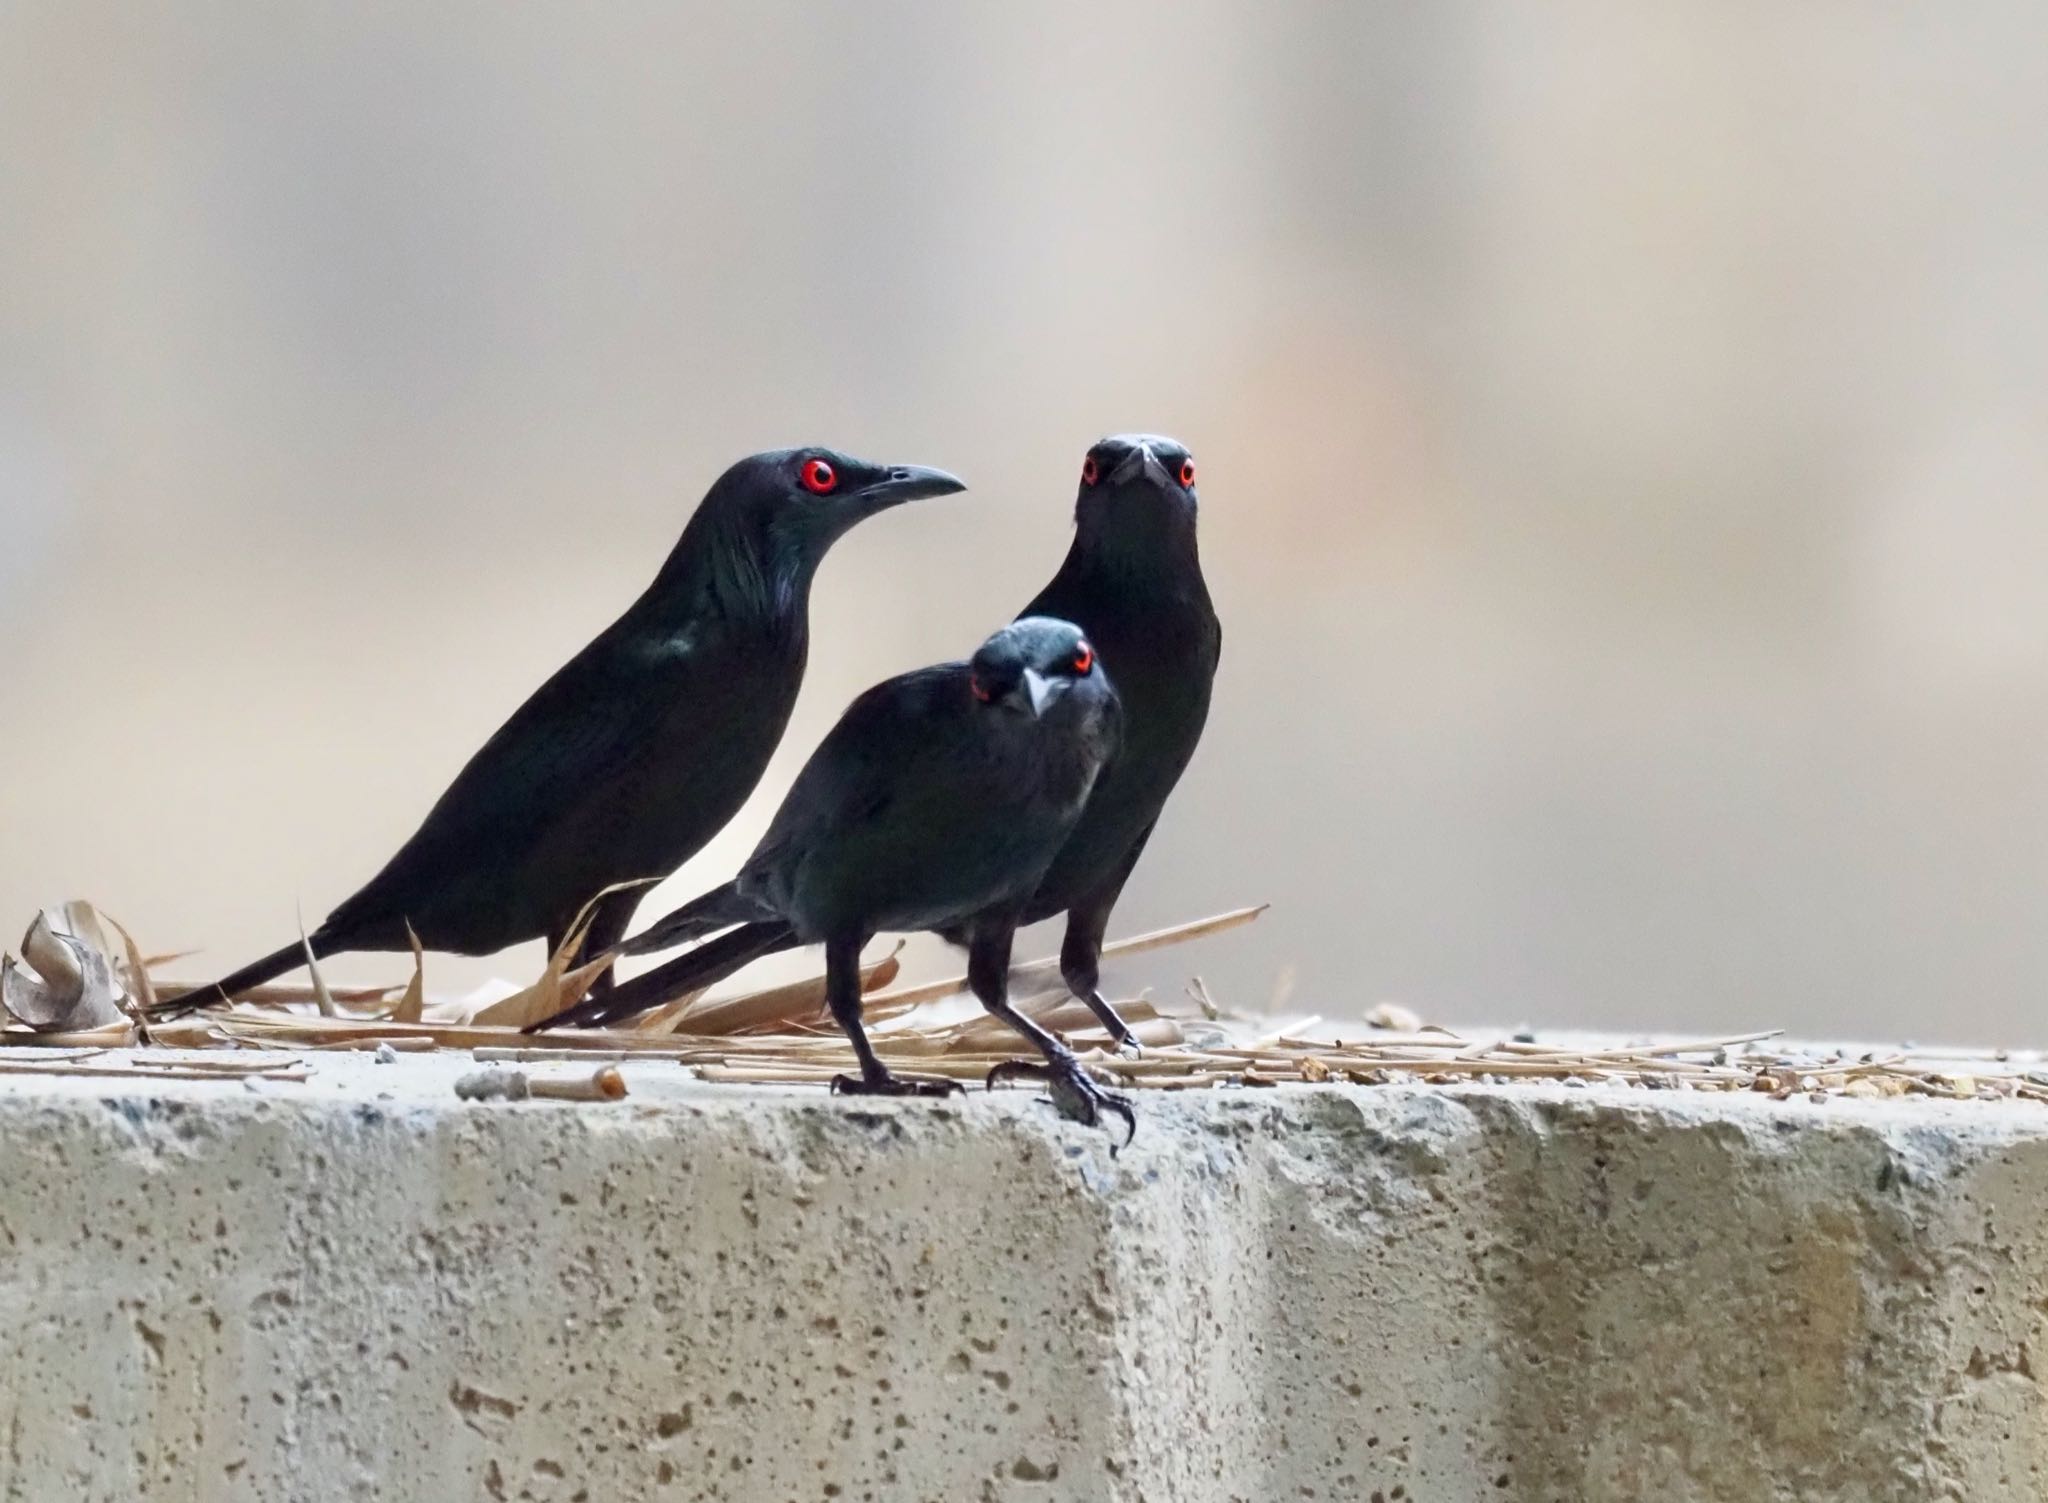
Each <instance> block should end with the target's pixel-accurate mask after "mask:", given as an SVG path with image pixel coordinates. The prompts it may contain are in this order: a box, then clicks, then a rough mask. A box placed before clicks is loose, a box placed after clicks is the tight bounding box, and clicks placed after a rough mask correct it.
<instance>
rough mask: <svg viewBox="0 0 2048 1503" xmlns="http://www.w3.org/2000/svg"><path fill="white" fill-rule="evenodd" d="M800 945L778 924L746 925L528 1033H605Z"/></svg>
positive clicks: (560, 1014)
mask: <svg viewBox="0 0 2048 1503" xmlns="http://www.w3.org/2000/svg"><path fill="white" fill-rule="evenodd" d="M664 922H665V921H664ZM801 943H802V941H801V940H799V939H798V938H797V937H796V933H795V931H794V930H792V929H791V928H790V927H789V925H787V924H785V923H782V922H780V921H779V920H775V921H769V922H760V923H752V924H742V925H740V926H739V928H737V929H734V930H733V931H732V932H731V933H729V934H721V935H719V936H718V938H716V939H714V940H709V941H707V942H705V943H704V944H701V945H699V946H697V948H695V949H694V950H689V951H686V952H685V953H683V954H681V955H678V956H677V957H676V958H675V959H674V960H671V961H669V962H667V963H666V964H665V965H658V966H656V967H655V968H654V969H653V970H651V971H644V972H642V973H641V974H640V975H638V976H635V977H634V978H633V979H632V980H630V981H621V982H620V983H619V984H618V985H617V986H615V987H613V988H612V989H611V990H610V991H609V992H606V993H605V994H604V995H603V996H601V997H592V998H590V999H589V1000H588V1001H585V1002H582V1003H579V1004H578V1005H577V1006H575V1007H572V1008H570V1009H569V1010H568V1011H567V1012H563V1013H557V1014H556V1015H555V1016H554V1017H552V1018H548V1019H546V1020H544V1021H542V1022H539V1023H535V1024H534V1025H532V1026H531V1027H529V1028H528V1029H527V1030H526V1031H527V1032H528V1033H534V1032H537V1031H539V1030H540V1029H542V1028H602V1027H604V1026H605V1025H607V1024H609V1023H616V1022H618V1021H619V1020H621V1019H622V1018H630V1017H632V1016H633V1015H634V1014H635V1013H641V1012H646V1011H647V1010H648V1009H650V1008H654V1007H660V1006H661V1005H662V1004H663V1003H665V1002H672V1001H674V1000H675V999H676V998H677V997H680V996H683V995H685V994H687V993H689V992H694V991H702V990H703V989H704V988H705V987H707V986H715V985H717V984H718V983H719V982H721V981H723V980H724V979H725V978H726V977H728V976H730V975H731V974H732V973H733V972H734V971H737V970H738V969H740V967H742V966H744V965H746V964H748V963H749V962H751V961H755V960H759V959H760V958H761V957H762V956H763V955H773V954H776V953H777V952H778V951H782V950H792V949H795V948H796V946H797V945H799V944H801Z"/></svg>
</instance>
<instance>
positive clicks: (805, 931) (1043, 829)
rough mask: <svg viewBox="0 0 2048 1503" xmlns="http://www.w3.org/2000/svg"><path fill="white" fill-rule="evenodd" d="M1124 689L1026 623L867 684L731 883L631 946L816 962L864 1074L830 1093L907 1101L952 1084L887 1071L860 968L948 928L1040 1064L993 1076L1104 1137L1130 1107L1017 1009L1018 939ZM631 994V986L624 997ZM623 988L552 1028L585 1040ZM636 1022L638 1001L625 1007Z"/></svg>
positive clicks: (1035, 622)
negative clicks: (1033, 1085)
mask: <svg viewBox="0 0 2048 1503" xmlns="http://www.w3.org/2000/svg"><path fill="white" fill-rule="evenodd" d="M1119 720H1120V714H1119V710H1118V706H1117V694H1116V690H1115V689H1114V688H1112V687H1111V685H1110V681H1109V678H1108V675H1107V674H1105V673H1104V672H1103V669H1102V667H1101V665H1100V663H1099V661H1098V659H1097V657H1096V652H1095V649H1094V647H1093V646H1091V645H1090V643H1089V641H1088V639H1087V638H1086V637H1085V636H1083V635H1082V633H1081V631H1080V629H1079V628H1077V627H1075V626H1074V625H1073V624H1072V623H1070V622H1066V621H1058V620H1051V619H1048V618H1045V617H1039V616H1031V617H1026V618H1024V619H1022V620H1019V621H1015V622H1012V623H1011V624H1010V625H1008V626H1006V627H1004V628H1003V629H1002V630H1001V631H999V632H997V633H996V634H995V635H994V636H992V637H990V638H989V639H988V640H987V641H986V642H984V643H982V645H981V648H980V650H979V651H977V652H976V653H975V654H974V657H973V660H972V661H970V662H965V663H942V664H940V665H938V666H937V667H933V668H923V669H919V670H917V671H916V672H913V673H906V674H903V675H901V676H900V677H897V678H892V679H890V680H888V681H887V682H886V683H882V684H878V685H877V686H875V687H874V688H872V689H870V690H868V691H867V693H865V694H863V695H861V696H860V698H858V699H856V700H855V701H854V702H853V704H852V705H851V706H850V707H849V708H848V709H847V711H846V713H845V714H844V715H843V716H841V717H840V720H839V723H838V724H837V725H835V726H834V727H833V728H832V730H831V732H830V734H828V735H827V736H826V737H825V739H824V741H822V742H821V743H820V744H819V746H818V749H817V750H816V751H815V752H813V753H812V754H811V759H810V760H809V761H808V762H806V763H805V764H804V767H803V770H802V771H801V772H800V773H798V774H797V778H796V782H795V783H794V784H793V785H792V786H791V788H790V790H789V796H788V797H787V798H785V799H784V800H783V801H782V807H781V808H780V809H778V810H777V811H776V813H775V818H774V819H773V821H772V822H771V823H770V824H769V827H768V833H767V834H766V835H764V836H763V837H762V839H761V843H760V845H759V846H757V847H756V848H755V850H754V853H753V855H751V856H749V857H748V858H747V861H746V864H745V865H744V866H742V867H741V868H740V872H739V875H738V876H736V877H734V878H733V880H732V881H730V882H728V883H726V884H725V885H724V886H722V887H718V888H714V889H713V890H712V891H710V892H708V893H706V894H704V895H703V896H702V897H700V898H697V899H696V900H695V901H693V902H690V903H687V904H685V905H684V906H683V907H682V908H680V909H678V910H676V911H675V912H674V913H672V914H670V915H669V916H668V917H667V918H665V919H663V920H662V921H661V922H660V923H658V924H656V925H655V926H654V927H653V928H651V929H650V930H648V932H647V934H646V936H644V937H643V938H642V939H641V940H639V941H630V942H628V943H627V944H626V946H625V947H624V948H625V949H626V951H627V952H628V953H631V952H634V951H635V950H638V949H641V948H658V947H665V946H668V945H671V944H675V943H680V942H682V941H685V940H688V939H691V938H695V937H697V936H700V935H703V934H708V933H711V932H713V931H715V930H719V929H723V928H728V927H731V926H734V925H742V926H747V925H767V926H773V927H775V928H777V929H778V930H780V931H786V932H787V934H788V935H789V936H791V938H792V941H793V942H794V943H796V944H818V943H822V944H823V945H824V946H825V993H826V1001H827V1004H828V1006H829V1007H830V1009H831V1013H832V1016H833V1018H834V1020H835V1021H837V1022H838V1024H839V1026H840V1027H841V1028H843V1029H844V1030H845V1031H846V1036H847V1038H848V1040H849V1041H850V1042H851V1043H852V1045H853V1052H854V1056H855V1058H856V1059H857V1060H858V1061H859V1062H860V1073H859V1074H858V1075H842V1076H840V1077H838V1078H837V1079H836V1080H835V1081H834V1082H833V1088H834V1089H835V1090H837V1091H841V1092H849V1093H855V1094H864V1095H913V1094H919V1095H921V1094H930V1093H936V1092H941V1091H950V1090H957V1089H958V1085H957V1083H956V1082H953V1081H933V1080H924V1079H920V1078H917V1077H913V1076H903V1075H897V1074H895V1073H894V1072H892V1071H891V1070H890V1069H889V1068H888V1067H887V1066H885V1065H884V1064H883V1063H882V1061H881V1060H880V1059H879V1058H877V1057H876V1055H875V1051H874V1048H873V1047H872V1045H870V1044H869V1042H868V1038H867V1034H866V1032H865V1031H864V1030H863V1029H862V1027H861V991H860V952H861V947H862V946H863V945H865V944H866V943H867V942H868V940H869V939H871V938H872V937H873V936H874V935H875V934H877V933H881V932H884V931H889V932H898V933H904V932H915V931H918V930H940V931H945V932H948V933H956V934H958V935H960V936H961V938H962V942H963V943H965V944H966V946H967V950H968V964H967V969H968V984H969V986H970V987H971V988H972V989H973V991H974V994H975V996H976V997H977V998H978V999H979V1000H980V1002H981V1005H982V1006H983V1007H984V1008H986V1009H987V1010H988V1011H989V1013H990V1014H991V1015H993V1016H995V1017H997V1018H1000V1019H1001V1020H1002V1021H1003V1022H1005V1023H1007V1024H1009V1025H1010V1026H1011V1027H1012V1028H1014V1029H1016V1030H1017V1031H1018V1032H1019V1033H1021V1034H1023V1035H1024V1036H1025V1037H1026V1038H1027V1039H1029V1040H1030V1041H1031V1043H1032V1044H1033V1045H1034V1046H1035V1047H1036V1048H1037V1049H1038V1051H1039V1053H1040V1054H1041V1055H1042V1056H1043V1063H1032V1064H1026V1063H1011V1064H1008V1065H1004V1066H998V1067H997V1074H996V1075H994V1076H992V1077H991V1083H994V1081H995V1080H996V1079H998V1078H1001V1077H1002V1076H1003V1075H1009V1074H1019V1075H1033V1076H1036V1077H1037V1078H1041V1079H1043V1080H1045V1081H1046V1082H1047V1083H1048V1085H1049V1087H1050V1088H1051V1091H1052V1093H1053V1096H1054V1099H1055V1100H1056V1101H1057V1102H1058V1103H1059V1104H1060V1107H1061V1109H1062V1111H1064V1112H1065V1113H1066V1114H1067V1115H1069V1116H1072V1117H1075V1118H1077V1119H1079V1120H1081V1121H1085V1122H1089V1123H1091V1124H1092V1123H1095V1122H1097V1121H1099V1119H1100V1116H1101V1113H1102V1112H1104V1111H1110V1112H1115V1113H1118V1114H1120V1115H1121V1116H1123V1117H1124V1119H1125V1121H1126V1123H1127V1124H1129V1125H1130V1126H1132V1127H1135V1125H1136V1123H1135V1118H1134V1117H1133V1116H1132V1113H1131V1110H1130V1106H1129V1104H1128V1103H1127V1102H1125V1101H1124V1100H1123V1099H1122V1098H1120V1097H1117V1096H1113V1095H1111V1094H1109V1093H1108V1092H1105V1091H1104V1090H1102V1088H1101V1087H1100V1086H1098V1085H1097V1084H1096V1083H1095V1082H1094V1081H1093V1080H1092V1079H1091V1078H1090V1077H1089V1076H1088V1074H1087V1072H1086V1071H1084V1070H1083V1069H1082V1068H1081V1066H1080V1064H1079V1062H1078V1061H1077V1060H1076V1059H1075V1057H1074V1055H1073V1053H1072V1052H1071V1051H1070V1050H1068V1049H1067V1047H1066V1046H1065V1045H1064V1044H1062V1043H1061V1042H1060V1041H1059V1040H1058V1039H1056V1038H1054V1037H1053V1036H1052V1035H1051V1034H1049V1033H1047V1032H1046V1031H1045V1030H1044V1029H1042V1028H1040V1027H1039V1026H1038V1025H1037V1024H1036V1023H1034V1022H1032V1021H1031V1020H1030V1019H1029V1018H1027V1017H1025V1016H1024V1015H1023V1014H1022V1013H1020V1012H1018V1011H1017V1010H1016V1009H1015V1008H1013V1007H1011V1005H1010V1002H1009V996H1008V983H1009V971H1010V943H1011V938H1012V936H1013V935H1014V934H1015V933H1016V930H1017V922H1018V918H1019V915H1020V914H1021V913H1022V912H1023V909H1024V906H1025V904H1027V903H1028V902H1029V901H1030V900H1031V897H1032V894H1033V893H1034V892H1035V891H1036V890H1037V888H1038V885H1039V883H1040V881H1041V879H1042V878H1043V876H1044V874H1045V870H1046V868H1047V866H1048V865H1049V864H1050V863H1051V862H1052V861H1053V860H1054V859H1055V858H1056V857H1057V855H1058V854H1059V852H1060V850H1061V849H1062V847H1063V846H1064V845H1065V844H1066V843H1067V841H1068V840H1069V839H1070V838H1071V837H1072V835H1073V832H1074V827H1075V823H1076V821H1077V820H1079V819H1080V818H1082V810H1083V809H1084V807H1085V806H1086V805H1087V803H1088V802H1089V795H1090V793H1091V791H1092V790H1093V789H1094V788H1095V786H1096V783H1097V778H1098V777H1099V775H1100V773H1101V770H1102V768H1103V766H1104V764H1105V763H1106V762H1108V761H1109V759H1110V758H1111V757H1112V755H1113V754H1114V752H1115V749H1116V745H1117V740H1118V735H1119V729H1118V723H1119ZM621 990H623V988H621ZM617 995H618V993H617V992H614V993H612V994H611V995H610V996H605V997H598V998H594V999H592V1000H590V1001H588V1002H585V1003H583V1004H580V1005H579V1006H577V1007H576V1008H574V1009H572V1010H571V1011H569V1012H568V1013H566V1014H564V1015H562V1016H561V1017H558V1018H555V1019H552V1020H550V1022H551V1025H555V1024H563V1023H570V1024H586V1025H596V1024H600V1023H604V1022H607V1021H609V1020H610V1019H611V1018H612V1016H613V1015H614V1009H613V1007H612V1006H611V1003H612V1000H613V998H614V997H616V996H617ZM628 1007H629V1010H631V1009H632V1004H631V1003H630V1002H629V1004H628Z"/></svg>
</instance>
